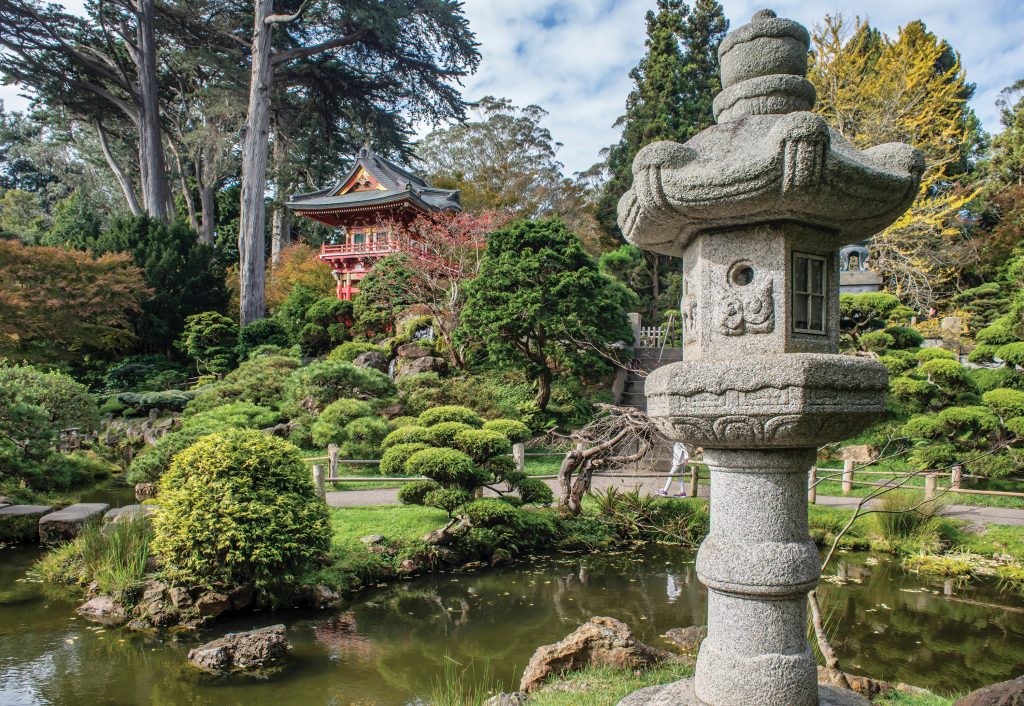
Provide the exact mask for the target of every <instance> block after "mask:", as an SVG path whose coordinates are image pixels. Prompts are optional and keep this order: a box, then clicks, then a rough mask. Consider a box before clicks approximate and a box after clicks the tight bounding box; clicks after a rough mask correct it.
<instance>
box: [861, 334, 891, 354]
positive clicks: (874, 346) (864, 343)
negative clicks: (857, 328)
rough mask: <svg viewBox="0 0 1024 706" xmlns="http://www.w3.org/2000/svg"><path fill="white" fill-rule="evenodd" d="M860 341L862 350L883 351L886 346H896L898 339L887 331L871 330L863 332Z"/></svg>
mask: <svg viewBox="0 0 1024 706" xmlns="http://www.w3.org/2000/svg"><path fill="white" fill-rule="evenodd" d="M858 342H859V343H860V347H861V349H862V350H865V351H872V352H875V353H877V352H878V351H883V350H885V349H886V348H895V347H896V339H895V338H893V337H892V336H890V335H889V334H887V333H886V332H885V331H870V332H869V333H862V334H861V335H860V338H859V339H858Z"/></svg>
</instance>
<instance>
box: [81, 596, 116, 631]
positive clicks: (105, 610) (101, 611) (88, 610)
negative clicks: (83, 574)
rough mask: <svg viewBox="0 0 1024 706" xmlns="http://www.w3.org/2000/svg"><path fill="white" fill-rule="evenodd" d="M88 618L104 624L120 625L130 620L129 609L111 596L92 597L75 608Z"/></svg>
mask: <svg viewBox="0 0 1024 706" xmlns="http://www.w3.org/2000/svg"><path fill="white" fill-rule="evenodd" d="M75 612H76V613H78V614H79V615H81V616H82V617H83V618H85V619H86V620H91V621H92V622H94V623H103V624H104V625H120V624H121V623H123V622H125V621H126V620H128V611H126V610H125V609H124V606H123V605H121V604H120V603H118V602H117V601H115V600H114V599H113V598H111V597H110V596H96V597H95V598H90V599H89V600H87V601H86V602H85V603H83V604H82V605H80V606H78V608H77V609H76V610H75Z"/></svg>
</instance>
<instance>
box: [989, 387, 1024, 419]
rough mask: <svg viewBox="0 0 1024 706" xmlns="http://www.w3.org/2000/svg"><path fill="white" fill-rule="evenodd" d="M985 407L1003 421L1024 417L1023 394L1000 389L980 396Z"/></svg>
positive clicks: (1018, 391) (1017, 391)
mask: <svg viewBox="0 0 1024 706" xmlns="http://www.w3.org/2000/svg"><path fill="white" fill-rule="evenodd" d="M981 398H982V400H984V402H985V406H987V407H988V408H989V409H991V410H992V411H993V412H995V413H996V414H998V415H999V416H1000V417H1002V418H1003V419H1010V418H1011V417H1021V416H1024V392H1021V391H1020V390H1008V389H1005V388H1000V389H997V390H990V391H989V392H986V393H985V394H983V395H982V396H981Z"/></svg>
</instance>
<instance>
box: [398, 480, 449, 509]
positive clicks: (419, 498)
mask: <svg viewBox="0 0 1024 706" xmlns="http://www.w3.org/2000/svg"><path fill="white" fill-rule="evenodd" d="M440 489H441V484H440V483H438V482H437V481H432V480H414V481H413V482H411V483H406V484H405V485H403V486H402V487H401V488H399V489H398V502H400V503H402V504H403V505H422V504H423V499H424V498H425V497H426V496H427V493H430V492H433V491H435V490H440Z"/></svg>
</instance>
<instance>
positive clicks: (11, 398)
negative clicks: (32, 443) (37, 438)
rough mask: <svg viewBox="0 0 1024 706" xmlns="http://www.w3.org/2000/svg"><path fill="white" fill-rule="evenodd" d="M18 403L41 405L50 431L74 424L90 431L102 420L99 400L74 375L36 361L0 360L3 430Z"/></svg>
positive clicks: (0, 404) (67, 427)
mask: <svg viewBox="0 0 1024 706" xmlns="http://www.w3.org/2000/svg"><path fill="white" fill-rule="evenodd" d="M18 405H28V406H31V407H33V408H36V409H38V410H39V411H40V414H41V415H42V418H43V419H44V420H45V425H46V428H47V433H50V432H57V431H59V430H61V429H70V428H71V427H78V428H79V429H81V430H82V432H91V431H94V430H95V429H96V428H97V427H98V426H99V423H100V415H99V410H98V409H97V407H96V401H95V400H94V399H93V398H92V395H90V394H89V390H88V388H87V387H86V386H85V385H82V384H81V383H79V382H76V381H75V380H74V378H72V377H71V376H69V375H65V374H64V373H58V372H46V371H43V370H41V369H39V368H37V367H35V366H33V365H6V364H5V363H4V362H3V361H2V360H0V430H2V429H3V427H4V426H5V425H6V424H7V423H9V422H13V421H14V420H15V417H16V416H17V415H16V413H15V412H14V411H13V410H14V408H15V407H16V406H18ZM12 431H13V430H12ZM13 438H18V439H19V441H21V442H23V441H25V439H24V438H19V437H18V436H14V437H13Z"/></svg>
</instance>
